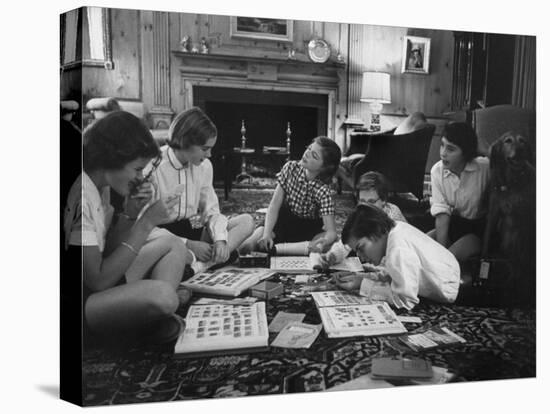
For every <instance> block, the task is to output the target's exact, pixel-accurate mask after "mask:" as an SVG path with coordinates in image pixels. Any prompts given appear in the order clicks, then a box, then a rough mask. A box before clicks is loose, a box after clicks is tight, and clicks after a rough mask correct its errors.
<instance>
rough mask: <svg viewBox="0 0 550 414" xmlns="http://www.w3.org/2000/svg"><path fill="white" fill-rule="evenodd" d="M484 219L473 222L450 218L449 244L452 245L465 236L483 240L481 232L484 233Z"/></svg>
mask: <svg viewBox="0 0 550 414" xmlns="http://www.w3.org/2000/svg"><path fill="white" fill-rule="evenodd" d="M485 223H486V219H485V217H483V218H480V219H475V220H469V219H465V218H463V217H460V216H454V215H453V216H451V223H450V225H449V238H450V239H451V243H454V242H455V241H457V240H458V239H460V238H461V237H464V236H466V235H467V234H475V235H476V236H477V237H479V238H480V239H481V240H483V232H484V231H485Z"/></svg>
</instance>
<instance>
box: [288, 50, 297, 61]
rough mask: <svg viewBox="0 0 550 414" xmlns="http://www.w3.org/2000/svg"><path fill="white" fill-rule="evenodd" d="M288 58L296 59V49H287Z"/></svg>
mask: <svg viewBox="0 0 550 414" xmlns="http://www.w3.org/2000/svg"><path fill="white" fill-rule="evenodd" d="M288 59H290V60H296V51H295V50H294V49H289V51H288Z"/></svg>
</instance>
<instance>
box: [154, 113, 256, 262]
mask: <svg viewBox="0 0 550 414" xmlns="http://www.w3.org/2000/svg"><path fill="white" fill-rule="evenodd" d="M168 134H169V142H168V145H166V146H164V147H162V148H161V159H160V163H158V165H157V167H156V169H154V171H153V173H152V182H153V184H154V185H155V189H156V192H157V194H156V197H157V198H158V197H166V196H169V195H172V194H174V192H177V205H176V208H175V209H173V210H172V213H171V214H170V220H169V223H167V224H165V225H162V226H161V227H163V228H165V229H167V230H169V231H170V232H172V233H173V234H175V235H177V236H180V237H182V238H184V241H185V242H186V244H187V247H188V249H189V250H190V251H191V252H192V253H193V254H194V256H195V258H196V260H195V261H194V262H193V264H192V268H193V270H194V271H195V273H197V272H200V271H203V270H204V269H207V268H209V267H212V266H213V265H216V264H222V263H224V262H227V261H228V260H229V257H230V254H231V253H232V252H235V253H234V254H235V255H236V249H237V248H238V247H239V246H240V244H241V243H242V242H243V241H244V240H245V239H246V238H247V237H248V236H250V235H251V234H252V231H253V230H254V220H253V218H252V216H251V215H249V214H241V215H238V216H236V217H233V218H231V219H229V220H228V219H227V217H225V216H224V215H223V214H221V213H220V206H219V203H218V197H217V195H216V192H215V191H214V187H213V169H212V163H211V162H210V160H209V158H210V156H211V151H212V147H214V145H216V140H217V134H218V131H217V129H216V126H215V125H214V124H213V123H212V121H211V120H210V118H209V117H208V116H207V115H206V114H205V113H204V112H203V111H202V110H201V109H200V108H197V107H194V108H190V109H188V110H186V111H183V112H181V113H180V114H179V115H178V116H176V118H175V119H174V120H173V121H172V124H171V125H170V129H169V131H168ZM152 168H154V167H153V164H150V165H149V166H148V170H149V169H152ZM235 259H236V257H235Z"/></svg>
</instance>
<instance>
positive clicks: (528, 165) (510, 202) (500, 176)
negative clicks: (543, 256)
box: [482, 132, 536, 302]
mask: <svg viewBox="0 0 550 414" xmlns="http://www.w3.org/2000/svg"><path fill="white" fill-rule="evenodd" d="M490 159H491V163H490V166H491V183H490V194H489V211H488V216H487V227H486V230H485V237H484V242H483V251H482V255H483V257H485V258H488V257H496V258H498V259H504V261H506V262H507V263H508V266H507V268H508V270H509V272H508V273H509V274H508V275H507V276H506V277H505V278H504V280H502V284H503V286H502V287H505V288H506V289H510V290H511V292H513V295H516V296H517V297H518V299H519V300H522V301H525V300H526V301H528V302H532V301H533V300H534V294H535V273H536V223H535V220H536V206H535V202H536V172H535V167H534V162H533V161H534V155H533V152H532V150H531V146H530V144H529V142H528V141H527V140H526V139H525V138H524V137H523V136H522V135H519V134H516V133H514V132H506V133H505V134H503V135H502V136H501V137H500V138H499V139H498V140H497V141H495V142H494V143H493V145H491V149H490ZM501 263H502V262H501Z"/></svg>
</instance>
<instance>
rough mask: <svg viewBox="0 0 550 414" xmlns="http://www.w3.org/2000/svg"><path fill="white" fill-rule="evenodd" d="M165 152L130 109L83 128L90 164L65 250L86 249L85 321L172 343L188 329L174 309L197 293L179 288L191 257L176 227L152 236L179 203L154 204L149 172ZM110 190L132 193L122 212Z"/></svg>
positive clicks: (105, 330) (111, 331)
mask: <svg viewBox="0 0 550 414" xmlns="http://www.w3.org/2000/svg"><path fill="white" fill-rule="evenodd" d="M158 152H159V150H158V147H157V144H156V143H155V141H154V139H153V137H152V136H151V133H150V132H149V130H148V129H147V127H146V126H145V125H144V124H142V123H141V121H140V120H139V119H138V118H136V117H135V116H134V115H132V114H130V113H128V112H123V111H117V112H112V113H110V114H108V115H107V116H106V117H105V118H102V119H99V120H97V121H96V122H95V123H94V124H93V125H91V126H90V127H89V128H87V129H86V130H85V131H84V146H83V165H84V169H83V171H82V174H81V176H79V177H78V179H77V180H76V182H75V183H74V184H73V186H72V188H71V190H70V192H69V196H68V200H67V207H66V209H65V217H64V230H65V246H66V249H68V250H69V251H72V252H76V253H79V252H81V255H82V273H83V278H84V280H83V282H84V286H83V292H84V295H83V308H84V320H85V326H87V327H88V328H90V329H91V330H92V331H94V332H96V333H99V334H103V335H108V336H111V335H115V334H116V335H122V336H128V334H142V335H143V336H144V339H146V340H148V341H154V342H166V341H169V340H172V339H174V338H175V337H176V336H177V335H178V334H179V331H180V329H181V323H180V321H179V319H178V318H177V317H176V316H175V311H176V309H177V308H178V306H179V305H180V303H181V302H185V301H186V300H187V299H189V296H190V295H189V292H185V293H184V292H181V294H182V296H181V297H179V296H178V294H177V293H176V288H177V287H178V286H179V283H180V281H181V278H182V276H183V270H184V266H185V260H186V259H187V260H188V259H190V255H189V254H188V252H187V250H186V248H185V246H184V244H183V243H182V242H181V240H179V238H177V237H175V236H173V235H171V234H170V233H169V232H165V233H161V234H159V235H158V236H157V237H156V238H154V239H153V240H150V241H147V238H148V236H149V235H150V233H151V232H152V231H153V229H154V228H155V226H157V225H159V224H161V223H164V222H165V221H166V220H167V219H168V216H169V213H168V212H169V210H170V208H172V207H173V206H174V205H175V204H176V200H175V199H170V198H165V199H162V200H158V201H156V202H154V203H151V204H149V205H147V203H148V202H149V201H150V199H151V195H152V188H151V184H150V183H147V182H142V181H143V174H142V172H143V168H144V167H145V166H146V165H147V163H148V162H149V161H150V160H151V158H153V157H155V156H157V154H158ZM110 189H113V190H114V191H115V192H116V193H118V194H119V195H121V196H123V197H124V198H125V203H124V210H123V212H122V213H120V214H119V215H118V216H117V217H113V215H114V211H113V207H112V206H111V204H110V202H109V200H110ZM133 189H135V191H134V194H133V195H130V194H131V192H132V190H133ZM77 276H78V275H77Z"/></svg>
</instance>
